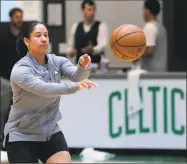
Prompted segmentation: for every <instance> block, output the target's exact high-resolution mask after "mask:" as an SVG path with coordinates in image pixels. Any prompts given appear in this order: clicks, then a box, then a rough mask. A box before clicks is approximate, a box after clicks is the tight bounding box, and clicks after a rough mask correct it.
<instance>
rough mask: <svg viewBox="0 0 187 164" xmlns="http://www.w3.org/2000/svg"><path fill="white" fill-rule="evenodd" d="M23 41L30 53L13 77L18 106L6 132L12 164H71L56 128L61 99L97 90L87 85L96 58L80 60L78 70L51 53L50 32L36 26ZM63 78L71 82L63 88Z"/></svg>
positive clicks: (26, 34) (62, 136) (33, 23)
mask: <svg viewBox="0 0 187 164" xmlns="http://www.w3.org/2000/svg"><path fill="white" fill-rule="evenodd" d="M22 41H24V44H25V45H26V47H27V49H28V53H27V54H26V56H25V57H23V58H22V59H21V60H20V61H18V62H17V63H16V64H15V65H14V67H13V70H12V73H11V87H12V91H13V105H12V106H11V111H10V115H9V119H8V121H7V123H6V125H5V130H4V134H5V139H4V146H5V148H6V150H7V154H8V159H9V162H10V163H15V162H16V163H28V162H29V163H37V162H38V159H39V160H41V161H42V162H43V163H70V162H71V158H70V154H69V152H68V146H67V144H66V141H65V138H64V135H63V133H62V132H61V131H60V128H59V126H58V125H57V122H58V121H59V120H60V119H61V114H60V111H59V109H58V108H59V102H60V96H61V95H67V94H73V93H75V92H76V91H79V90H82V89H86V88H90V87H92V86H96V84H95V83H93V82H92V81H89V80H87V78H88V76H89V73H90V68H89V65H90V62H91V59H90V57H89V56H88V55H86V54H85V55H83V56H81V57H80V59H79V66H78V68H77V67H75V66H74V65H72V64H71V63H70V61H69V60H68V59H66V58H64V57H59V56H55V55H53V54H46V51H47V49H48V45H49V37H48V31H47V29H46V27H45V25H43V24H42V23H39V22H37V21H32V22H30V23H29V24H28V29H27V31H25V33H23V40H22ZM20 44H22V43H21V42H18V50H19V45H20ZM61 76H65V77H67V78H68V79H70V80H71V81H72V82H67V83H60V77H61ZM72 103H73V102H72Z"/></svg>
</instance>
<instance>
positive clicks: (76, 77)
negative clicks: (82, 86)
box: [56, 56, 90, 82]
mask: <svg viewBox="0 0 187 164" xmlns="http://www.w3.org/2000/svg"><path fill="white" fill-rule="evenodd" d="M56 60H58V63H60V70H61V73H62V75H63V76H64V77H66V78H68V79H69V80H71V81H73V82H79V81H81V80H84V79H88V77H89V75H90V68H87V69H85V68H83V67H82V66H81V65H80V64H78V66H75V65H73V64H72V63H71V62H70V61H69V60H68V59H67V58H65V57H61V56H56Z"/></svg>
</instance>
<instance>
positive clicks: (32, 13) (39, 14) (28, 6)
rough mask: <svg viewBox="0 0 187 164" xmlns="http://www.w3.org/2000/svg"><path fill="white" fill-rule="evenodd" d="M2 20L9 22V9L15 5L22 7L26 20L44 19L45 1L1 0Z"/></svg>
mask: <svg viewBox="0 0 187 164" xmlns="http://www.w3.org/2000/svg"><path fill="white" fill-rule="evenodd" d="M0 3H1V5H0V7H1V8H0V10H1V22H8V21H9V20H10V18H9V11H10V10H11V9H12V8H14V7H20V8H21V9H22V10H23V12H24V15H23V19H24V21H30V20H38V21H43V2H42V1H40V0H30V1H29V0H27V1H18V0H14V1H8V0H1V2H0Z"/></svg>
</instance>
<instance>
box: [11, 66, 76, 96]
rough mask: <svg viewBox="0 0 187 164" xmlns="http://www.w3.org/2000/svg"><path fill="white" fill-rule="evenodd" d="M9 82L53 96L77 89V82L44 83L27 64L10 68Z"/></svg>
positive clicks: (39, 93)
mask: <svg viewBox="0 0 187 164" xmlns="http://www.w3.org/2000/svg"><path fill="white" fill-rule="evenodd" d="M11 82H13V83H15V84H16V85H17V86H19V87H21V88H23V89H24V90H27V91H29V92H32V93H34V94H36V95H39V96H47V97H55V96H60V95H66V94H72V93H75V92H76V91H77V85H78V83H75V82H63V83H60V84H59V83H46V82H44V81H43V80H41V79H40V78H39V77H37V76H35V75H34V74H33V72H32V71H31V68H30V67H29V66H27V65H17V66H15V67H14V69H13V70H12V74H11Z"/></svg>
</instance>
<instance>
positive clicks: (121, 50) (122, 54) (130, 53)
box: [110, 24, 146, 61]
mask: <svg viewBox="0 0 187 164" xmlns="http://www.w3.org/2000/svg"><path fill="white" fill-rule="evenodd" d="M110 48H111V50H112V52H113V54H114V55H115V56H116V57H117V58H118V59H120V60H124V61H133V60H136V59H138V58H140V57H141V56H142V55H143V53H144V52H145V49H146V37H145V34H144V32H143V31H142V29H141V28H139V27H138V26H135V25H131V24H124V25H121V26H119V27H117V28H116V29H114V30H113V32H112V34H111V36H110Z"/></svg>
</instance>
